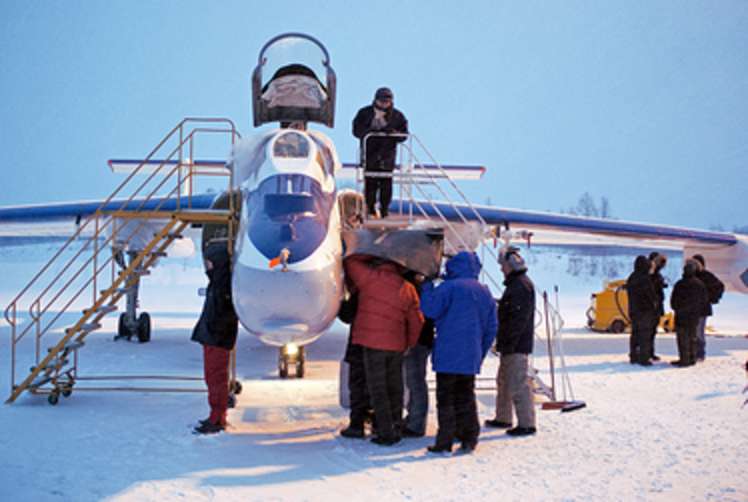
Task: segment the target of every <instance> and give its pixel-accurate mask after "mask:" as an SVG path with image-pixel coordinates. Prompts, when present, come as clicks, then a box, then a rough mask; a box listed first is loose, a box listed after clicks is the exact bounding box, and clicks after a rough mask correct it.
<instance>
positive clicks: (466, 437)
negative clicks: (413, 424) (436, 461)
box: [436, 373, 480, 447]
mask: <svg viewBox="0 0 748 502" xmlns="http://www.w3.org/2000/svg"><path fill="white" fill-rule="evenodd" d="M436 416H437V419H438V420H439V432H437V434H436V445H437V446H449V447H451V446H452V442H453V441H454V440H455V438H456V439H458V440H460V441H461V442H462V443H465V444H475V443H477V442H478V435H479V434H480V424H479V423H478V408H477V406H476V404H475V375H456V374H452V373H437V374H436Z"/></svg>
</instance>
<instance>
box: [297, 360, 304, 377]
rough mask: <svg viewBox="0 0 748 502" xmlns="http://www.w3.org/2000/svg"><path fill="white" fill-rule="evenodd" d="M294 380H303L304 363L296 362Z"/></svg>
mask: <svg viewBox="0 0 748 502" xmlns="http://www.w3.org/2000/svg"><path fill="white" fill-rule="evenodd" d="M296 378H304V361H303V360H301V361H296Z"/></svg>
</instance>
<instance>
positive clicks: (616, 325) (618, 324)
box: [610, 319, 626, 333]
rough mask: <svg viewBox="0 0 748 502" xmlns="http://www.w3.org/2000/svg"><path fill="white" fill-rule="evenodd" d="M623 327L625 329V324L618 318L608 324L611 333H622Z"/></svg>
mask: <svg viewBox="0 0 748 502" xmlns="http://www.w3.org/2000/svg"><path fill="white" fill-rule="evenodd" d="M625 329H626V324H624V322H623V321H622V320H620V319H616V320H615V321H613V322H612V323H611V325H610V332H611V333H623V331H624V330H625Z"/></svg>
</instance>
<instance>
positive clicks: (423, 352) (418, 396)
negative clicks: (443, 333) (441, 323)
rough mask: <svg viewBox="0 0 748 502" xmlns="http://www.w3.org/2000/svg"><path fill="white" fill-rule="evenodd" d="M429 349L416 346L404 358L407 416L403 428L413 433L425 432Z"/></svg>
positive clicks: (423, 346) (419, 345) (427, 408)
mask: <svg viewBox="0 0 748 502" xmlns="http://www.w3.org/2000/svg"><path fill="white" fill-rule="evenodd" d="M430 353H431V349H430V348H428V347H426V346H425V345H421V344H416V346H415V347H413V348H411V349H410V350H409V351H408V355H407V356H405V385H406V386H407V387H408V416H407V417H405V427H407V428H408V429H410V430H411V431H413V432H417V433H419V434H423V433H425V432H426V417H427V416H428V413H429V386H428V384H426V367H427V366H428V359H429V354H430Z"/></svg>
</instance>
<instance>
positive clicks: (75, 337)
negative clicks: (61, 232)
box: [4, 118, 240, 404]
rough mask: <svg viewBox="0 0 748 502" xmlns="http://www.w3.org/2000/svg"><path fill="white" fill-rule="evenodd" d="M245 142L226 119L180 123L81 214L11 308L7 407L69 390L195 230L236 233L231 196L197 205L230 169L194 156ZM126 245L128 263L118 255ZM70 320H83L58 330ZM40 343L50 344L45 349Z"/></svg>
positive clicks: (7, 311)
mask: <svg viewBox="0 0 748 502" xmlns="http://www.w3.org/2000/svg"><path fill="white" fill-rule="evenodd" d="M239 138H240V135H239V133H238V132H237V130H236V127H235V125H234V123H233V122H232V121H231V120H229V119H224V118H185V119H183V120H182V121H181V122H179V123H178V124H177V125H176V126H175V127H174V128H173V129H172V130H171V131H170V132H169V133H168V134H167V135H166V136H165V137H164V138H163V139H162V140H161V142H160V143H159V144H158V145H156V147H155V148H154V149H153V150H152V151H151V152H150V153H149V154H148V156H147V157H146V158H145V159H144V160H143V161H142V162H140V163H139V164H138V165H137V167H135V168H134V169H132V172H131V173H130V174H129V176H127V178H126V179H125V180H124V181H123V182H122V183H121V184H120V185H119V187H117V189H116V190H115V191H114V192H113V193H112V194H111V195H110V196H109V197H108V198H107V199H106V200H105V201H104V202H102V203H101V204H100V205H99V206H98V207H97V208H96V210H95V211H94V212H93V213H92V214H90V216H88V217H86V218H84V219H80V221H79V222H78V223H77V229H76V230H75V232H74V234H73V235H72V236H71V237H70V238H69V239H68V240H67V241H66V242H65V243H64V244H63V245H62V246H61V247H60V249H59V250H58V251H57V252H56V253H55V254H54V255H53V257H52V258H51V259H50V260H49V261H48V262H47V263H46V264H45V265H44V266H43V267H42V268H41V269H40V270H39V272H38V273H37V274H36V275H35V276H34V277H33V278H32V279H31V280H30V281H29V283H28V284H27V285H26V286H25V287H24V288H23V289H22V290H21V292H20V293H18V295H16V297H15V298H14V299H13V300H12V301H11V302H10V304H9V305H8V306H7V307H6V309H5V312H4V314H5V320H6V321H7V322H8V324H9V326H10V332H11V394H10V396H9V397H8V399H7V401H6V403H12V402H14V401H15V400H16V399H17V398H18V397H19V396H20V395H21V394H22V393H23V392H29V393H31V394H44V395H47V396H48V400H49V402H50V403H51V404H56V403H57V401H58V399H59V396H60V395H62V396H64V397H67V396H69V395H70V394H71V392H72V391H73V388H74V385H75V384H76V381H77V380H78V377H79V375H78V359H79V355H78V354H79V352H80V350H81V349H82V348H83V347H84V346H85V343H86V339H87V338H88V337H89V335H91V334H92V333H94V332H95V331H96V330H98V329H100V328H101V327H102V320H103V319H104V317H105V316H106V315H107V314H110V313H112V312H114V311H116V310H117V308H118V307H117V304H118V302H119V301H120V300H121V299H122V298H123V296H125V295H127V294H128V292H129V291H130V290H131V288H134V287H137V283H138V281H139V279H140V277H142V276H144V275H148V274H149V272H150V269H151V268H152V267H153V266H154V265H155V264H156V263H157V262H158V260H159V259H160V258H162V257H164V256H166V255H167V252H168V250H169V247H170V245H172V244H173V243H174V242H175V241H176V240H178V239H181V238H182V237H183V235H184V233H185V231H186V230H187V229H188V228H189V227H191V226H196V225H206V224H214V225H215V224H218V225H226V228H227V231H228V238H229V240H231V239H232V238H233V235H234V230H235V225H236V208H235V207H234V197H229V198H228V199H229V201H230V202H229V207H228V209H222V210H216V209H206V208H205V207H204V206H205V203H204V201H203V203H202V204H200V207H199V208H196V207H193V204H194V205H198V204H197V201H198V198H197V196H195V194H194V189H195V187H196V186H198V182H199V181H200V180H203V181H205V182H207V178H212V179H213V180H215V179H216V178H215V177H216V176H220V177H225V178H226V181H227V183H226V186H225V188H224V190H230V189H231V187H232V186H233V183H232V182H233V180H232V179H231V177H232V173H231V170H230V169H226V167H225V166H220V167H219V166H204V165H203V166H199V165H197V164H195V163H193V162H192V159H194V151H195V148H196V145H197V143H198V142H199V143H200V144H201V145H202V144H211V145H214V146H215V145H216V144H218V143H220V144H221V145H222V146H221V148H222V151H223V152H227V151H229V150H230V148H231V146H232V145H233V144H234V143H235V142H236V141H237V140H238V139H239ZM198 140H199V141H198ZM226 143H228V144H226ZM214 183H215V182H214ZM124 251H127V253H128V254H129V256H130V261H129V263H125V262H124V261H123V260H122V259H121V257H122V253H123V252H124ZM118 258H119V259H118ZM86 304H88V305H87V306H86V308H84V309H83V310H82V312H81V313H80V315H78V314H75V311H76V309H77V308H80V306H81V305H86ZM79 312H80V311H79ZM71 314H74V315H71ZM70 319H76V320H75V321H73V322H71V323H70V324H68V325H67V326H68V327H66V328H63V329H59V328H60V325H61V324H63V325H64V323H65V322H70ZM32 339H33V343H34V346H35V347H34V349H33V351H32V350H20V347H21V345H20V344H21V343H22V342H23V343H26V344H28V343H29V341H31V340H32ZM43 344H48V345H47V346H48V348H47V350H46V353H42V350H41V348H42V345H43ZM24 348H26V347H24ZM31 352H33V360H32V358H31V356H30V353H31ZM24 362H25V363H27V364H28V363H29V362H30V363H31V365H30V369H29V372H28V374H26V375H25V376H23V375H21V373H22V371H23V370H21V369H19V368H23V367H28V366H26V365H24V364H23V363H24ZM17 376H20V377H21V378H19V379H18V380H17Z"/></svg>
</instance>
